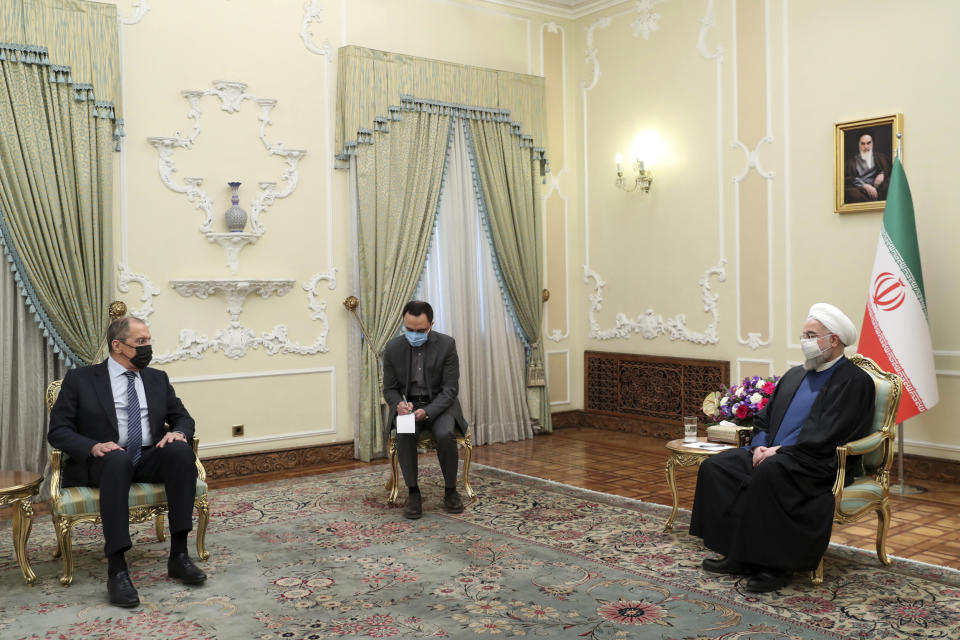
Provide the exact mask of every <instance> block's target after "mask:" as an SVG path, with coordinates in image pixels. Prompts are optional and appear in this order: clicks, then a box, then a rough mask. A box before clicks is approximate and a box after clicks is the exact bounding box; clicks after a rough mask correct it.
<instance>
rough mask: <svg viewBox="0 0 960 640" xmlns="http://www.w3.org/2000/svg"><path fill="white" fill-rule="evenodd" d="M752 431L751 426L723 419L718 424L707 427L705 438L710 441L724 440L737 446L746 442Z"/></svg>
mask: <svg viewBox="0 0 960 640" xmlns="http://www.w3.org/2000/svg"><path fill="white" fill-rule="evenodd" d="M752 432H753V427H747V426H741V425H736V424H733V423H732V422H728V421H726V420H723V421H722V422H720V424H715V425H713V426H710V427H707V440H709V441H710V442H724V443H726V444H733V445H736V446H738V447H740V446H743V445H744V444H745V443H746V440H747V438H749V437H750V434H751V433H752Z"/></svg>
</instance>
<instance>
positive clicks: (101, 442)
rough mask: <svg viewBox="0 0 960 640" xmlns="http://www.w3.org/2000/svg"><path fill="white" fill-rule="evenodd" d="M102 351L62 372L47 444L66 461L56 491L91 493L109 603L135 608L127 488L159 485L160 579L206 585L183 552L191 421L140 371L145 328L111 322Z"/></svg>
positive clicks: (190, 490) (190, 495) (191, 487)
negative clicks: (163, 523) (163, 509)
mask: <svg viewBox="0 0 960 640" xmlns="http://www.w3.org/2000/svg"><path fill="white" fill-rule="evenodd" d="M107 345H108V349H109V351H110V357H108V358H107V359H106V360H104V361H103V362H101V363H100V364H96V365H91V366H88V367H80V368H78V369H72V370H70V371H68V372H67V375H66V376H64V378H63V385H62V387H61V389H60V395H59V396H57V401H56V403H55V404H54V405H53V409H52V410H51V412H50V430H49V433H48V434H47V439H48V440H49V441H50V444H51V445H53V446H54V447H56V448H57V449H60V450H62V451H64V452H66V453H67V455H68V456H69V458H68V460H67V463H66V465H65V467H64V470H63V486H64V487H76V486H90V487H98V488H99V489H100V518H101V521H102V522H103V537H104V541H105V543H104V547H103V549H104V553H105V554H106V556H107V576H108V577H107V592H108V594H109V597H110V603H111V604H114V605H117V606H121V607H136V606H137V605H139V604H140V598H139V595H138V594H137V590H136V588H135V587H134V586H133V583H132V582H131V580H130V575H129V573H128V572H127V564H126V560H125V559H124V553H125V552H126V551H127V549H129V548H130V546H131V542H130V530H129V522H128V519H129V507H128V503H127V495H128V493H129V491H130V484H131V483H132V482H160V483H163V484H164V486H165V488H166V493H167V506H168V507H169V521H170V559H169V560H168V561H167V573H168V575H169V576H170V577H172V578H176V579H178V580H180V581H181V582H183V583H184V584H200V583H202V582H203V581H204V580H206V579H207V576H206V575H205V574H204V573H203V571H201V570H200V569H198V568H197V567H196V566H195V565H194V564H193V562H192V561H191V560H190V556H189V555H188V554H187V534H188V533H190V530H191V529H192V528H193V519H192V516H193V500H194V497H195V491H196V482H197V468H196V457H195V456H194V454H193V448H192V447H191V446H190V444H189V442H190V441H191V440H192V438H193V429H194V421H193V418H191V417H190V414H189V413H187V410H186V409H185V408H184V406H183V403H181V402H180V399H179V398H178V397H177V396H176V394H175V393H174V391H173V387H172V386H171V385H170V380H169V379H168V378H167V374H166V373H165V372H163V371H160V370H159V369H148V368H146V367H147V364H149V362H150V359H151V358H152V355H153V352H152V347H151V346H150V330H149V329H148V328H147V325H146V324H144V323H143V322H142V321H140V320H138V319H137V318H132V317H124V318H118V319H117V320H114V321H113V322H111V323H110V326H109V327H108V329H107ZM165 425H169V428H168V427H167V426H165Z"/></svg>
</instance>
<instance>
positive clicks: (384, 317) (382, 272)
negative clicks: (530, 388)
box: [355, 105, 450, 461]
mask: <svg viewBox="0 0 960 640" xmlns="http://www.w3.org/2000/svg"><path fill="white" fill-rule="evenodd" d="M449 138H450V115H449V114H447V113H441V109H439V108H435V107H430V106H429V105H422V106H420V107H418V108H417V110H411V111H408V112H404V113H403V116H402V117H399V116H398V119H395V120H393V121H392V122H391V126H389V127H384V128H383V129H381V131H380V132H378V133H376V134H370V136H369V137H368V138H367V139H366V142H367V143H368V144H361V145H360V147H359V148H358V149H357V151H356V153H357V196H358V197H357V209H358V210H357V238H358V245H359V246H358V256H359V271H360V281H359V288H360V295H359V298H360V312H361V313H362V314H363V318H364V323H365V324H366V327H367V334H368V338H369V340H370V344H368V345H367V347H371V348H366V347H365V348H363V351H362V354H361V365H360V399H359V401H360V409H359V411H360V421H359V422H360V429H359V433H358V434H357V442H356V443H355V449H356V451H357V454H358V456H359V458H360V459H361V460H364V461H368V460H370V459H371V458H374V457H377V456H380V455H383V453H384V449H385V435H386V434H385V433H384V429H383V420H384V416H383V413H382V412H381V411H380V410H379V408H380V397H381V395H382V390H381V388H380V360H379V356H378V354H380V353H381V352H382V351H383V348H384V346H386V344H387V341H388V340H390V338H392V337H393V336H394V335H395V334H396V332H397V329H399V327H400V323H401V322H402V318H401V315H400V314H401V312H402V311H403V305H405V304H406V303H407V302H408V301H409V300H410V299H411V297H412V296H413V293H414V291H415V290H416V287H417V283H418V282H419V280H420V275H421V273H422V272H423V266H424V263H425V262H426V259H427V249H428V248H429V246H430V237H431V235H432V234H433V228H434V222H435V220H436V213H437V206H438V203H439V199H440V187H441V181H442V178H443V174H444V163H445V161H446V155H447V154H446V148H447V142H448V140H449Z"/></svg>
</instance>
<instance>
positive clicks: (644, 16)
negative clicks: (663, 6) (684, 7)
mask: <svg viewBox="0 0 960 640" xmlns="http://www.w3.org/2000/svg"><path fill="white" fill-rule="evenodd" d="M661 2H663V0H639V1H638V2H637V8H636V10H637V13H639V14H640V17H639V18H637V19H636V20H634V21H633V22H631V23H630V26H631V27H633V37H634V38H636V37H637V36H642V37H643V39H644V40H649V39H650V34H651V33H653V32H654V31H659V30H660V14H659V13H656V12H654V10H653V7H654V6H656V5H658V4H660V3H661Z"/></svg>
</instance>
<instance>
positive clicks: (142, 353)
mask: <svg viewBox="0 0 960 640" xmlns="http://www.w3.org/2000/svg"><path fill="white" fill-rule="evenodd" d="M123 344H127V343H126V342H124V343H123ZM127 346H128V347H133V348H134V349H136V350H137V354H136V355H135V356H133V357H132V358H130V364H132V365H133V366H135V367H136V368H137V369H143V368H144V367H146V366H147V365H148V364H150V361H151V360H153V346H151V345H149V344H141V345H139V346H136V347H134V346H133V345H132V344H127Z"/></svg>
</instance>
